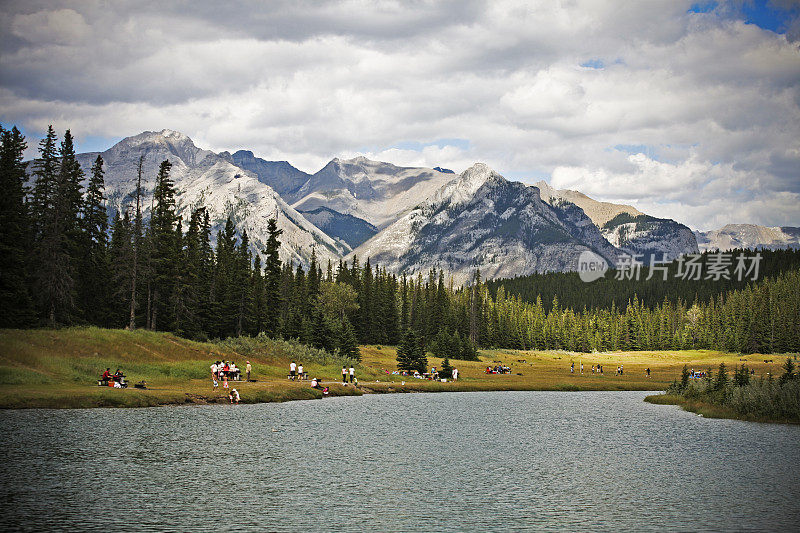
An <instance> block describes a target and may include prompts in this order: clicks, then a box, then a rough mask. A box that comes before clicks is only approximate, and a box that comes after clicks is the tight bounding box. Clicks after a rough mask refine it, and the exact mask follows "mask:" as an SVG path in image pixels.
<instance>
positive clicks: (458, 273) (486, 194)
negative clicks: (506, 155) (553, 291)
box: [353, 163, 618, 283]
mask: <svg viewBox="0 0 800 533" xmlns="http://www.w3.org/2000/svg"><path fill="white" fill-rule="evenodd" d="M586 250H593V251H595V252H596V253H598V254H599V255H601V256H602V257H604V258H605V259H606V260H607V261H608V262H609V263H610V264H613V263H614V262H615V260H616V257H617V255H618V251H617V250H616V249H615V248H614V247H613V246H611V245H610V244H609V243H608V242H607V241H606V240H605V239H603V237H602V236H601V235H600V232H599V230H598V229H597V227H595V226H594V224H592V222H591V220H590V219H589V218H588V217H587V216H586V215H585V214H584V213H583V211H581V210H580V209H579V208H577V207H575V206H574V205H571V204H570V206H568V207H565V208H564V209H560V208H556V207H553V206H551V205H549V204H547V203H545V202H543V201H542V200H541V197H540V196H539V190H538V189H537V188H536V187H529V186H526V185H523V184H521V183H516V182H509V181H507V180H506V179H505V178H503V177H502V176H501V175H499V174H498V173H496V172H494V171H493V170H492V169H490V168H489V167H488V166H486V165H484V164H482V163H478V164H475V165H473V166H472V167H470V168H469V169H467V170H465V171H464V172H463V173H462V174H461V175H459V176H458V177H456V178H455V179H453V180H451V181H450V182H448V183H447V184H445V185H444V186H443V187H442V188H441V189H439V190H438V191H436V193H435V194H434V195H433V196H431V197H430V198H429V199H428V200H427V201H425V202H423V203H422V204H420V205H419V206H417V207H416V208H414V209H412V210H411V211H410V212H409V213H408V214H406V215H405V216H403V217H401V218H400V219H398V220H397V221H396V222H395V223H393V224H391V225H390V226H388V227H387V228H385V229H384V230H382V231H381V232H380V233H378V234H377V235H376V236H375V237H373V238H372V239H370V240H369V241H367V242H366V243H364V244H363V245H361V246H359V247H358V248H357V249H356V250H355V251H354V253H353V254H354V255H357V256H358V257H360V258H367V257H369V258H371V259H372V260H373V261H374V262H375V263H379V264H381V265H385V266H386V267H387V268H388V269H389V270H391V271H394V272H405V273H409V274H413V273H415V272H424V271H427V270H428V269H430V268H431V267H438V268H443V269H445V270H446V271H448V272H449V273H451V274H452V275H453V278H454V280H455V281H456V282H457V283H461V282H465V281H467V280H469V279H470V278H471V276H472V274H473V272H474V270H475V269H480V270H481V273H482V275H483V276H484V277H486V278H493V277H513V276H516V275H525V274H530V273H532V272H545V271H563V270H574V269H575V268H576V267H577V259H578V256H579V255H580V253H581V252H583V251H586Z"/></svg>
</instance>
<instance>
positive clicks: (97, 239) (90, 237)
mask: <svg viewBox="0 0 800 533" xmlns="http://www.w3.org/2000/svg"><path fill="white" fill-rule="evenodd" d="M103 173H104V172H103V158H102V156H100V155H98V156H97V158H96V159H95V162H94V164H93V165H92V174H91V177H90V178H89V186H88V187H87V189H86V200H85V202H84V205H83V218H82V220H81V222H82V229H83V239H82V248H83V251H82V253H81V258H80V276H79V279H78V281H79V283H78V295H79V302H80V307H81V310H82V312H83V316H84V318H85V320H87V321H88V322H89V323H90V324H97V325H103V326H107V325H110V322H109V315H110V307H111V305H110V300H111V278H110V273H111V264H110V260H109V256H108V215H107V213H106V207H105V198H104V196H103V195H104V190H105V183H104V180H103Z"/></svg>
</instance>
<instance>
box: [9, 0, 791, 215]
mask: <svg viewBox="0 0 800 533" xmlns="http://www.w3.org/2000/svg"><path fill="white" fill-rule="evenodd" d="M264 4H268V5H269V7H264ZM221 5H226V7H224V8H223V7H220V6H221ZM799 45H800V4H799V3H798V2H797V1H796V0H772V1H757V2H742V1H737V2H722V1H721V2H700V3H697V2H691V1H688V2H684V1H679V0H665V1H660V2H659V1H649V2H635V1H634V2H621V1H618V2H599V1H590V0H573V1H570V0H564V1H561V2H532V1H527V2H515V1H508V2H506V1H497V0H491V1H486V2H478V1H460V2H450V1H441V2H427V1H411V2H399V1H375V2H366V1H354V0H353V1H343V2H321V1H306V0H288V1H280V0H279V1H271V2H267V3H264V2H261V1H239V2H236V1H232V2H228V3H223V4H220V3H219V2H216V1H201V0H195V1H186V2H170V1H164V0H160V1H148V0H131V1H115V2H105V1H91V0H82V1H80V2H78V1H72V2H69V1H63V2H59V1H37V0H25V1H18V2H14V1H12V2H9V1H2V10H0V122H2V124H3V125H4V126H10V125H11V124H16V125H18V126H19V127H20V128H21V129H22V130H23V132H24V133H26V135H28V138H29V144H30V145H31V146H32V147H33V146H35V144H36V142H37V141H38V138H40V137H41V135H42V132H43V131H44V129H45V128H46V127H47V125H48V124H53V125H54V126H55V127H56V128H57V130H58V131H59V134H62V133H63V130H64V129H66V128H70V129H71V130H72V132H73V133H74V134H75V135H76V136H77V138H78V140H79V148H81V149H82V150H83V151H89V150H103V149H105V148H108V147H109V146H111V145H112V144H113V143H114V142H116V141H118V140H119V139H121V138H123V137H126V136H128V135H133V134H136V133H139V132H141V131H144V130H160V129H163V128H170V129H174V130H179V131H182V132H184V133H186V134H187V135H189V136H190V137H192V138H193V139H194V141H195V143H196V144H197V145H198V146H200V147H203V148H209V149H213V150H217V151H220V150H231V151H232V150H236V149H240V148H247V149H250V150H253V151H254V152H255V153H256V155H259V156H261V157H264V158H267V159H280V160H284V159H285V160H288V161H290V162H291V163H293V164H294V165H295V166H297V167H298V168H301V169H303V170H306V171H310V172H313V171H316V170H318V169H319V168H321V167H322V166H323V165H324V164H325V162H327V161H328V160H330V159H331V158H332V157H334V156H339V157H351V156H354V155H358V154H363V155H366V156H368V157H370V158H372V159H379V160H383V161H390V162H393V163H396V164H400V165H424V166H436V165H440V166H445V167H448V168H452V169H453V170H455V171H457V172H458V171H461V170H463V169H465V168H467V167H468V166H470V165H471V164H472V163H473V162H475V161H483V162H486V163H488V164H489V165H490V166H492V167H493V168H494V169H495V170H497V171H498V172H500V173H501V174H503V175H504V176H506V177H508V178H511V179H516V180H521V181H524V182H528V183H533V182H535V181H538V180H540V179H545V180H546V181H549V182H550V183H551V184H552V185H554V186H556V187H559V188H571V189H577V190H580V191H582V192H584V193H586V194H589V195H590V196H593V197H595V198H598V199H603V200H609V201H621V202H626V203H631V204H633V205H635V206H636V207H638V208H639V209H641V210H642V211H645V212H647V213H650V214H653V215H656V216H663V217H669V218H674V219H677V220H679V221H681V222H684V223H686V224H688V225H690V226H691V227H693V228H697V229H713V228H717V227H720V226H721V225H723V224H726V223H732V222H752V223H759V224H766V225H794V226H800V46H799ZM31 153H33V152H31Z"/></svg>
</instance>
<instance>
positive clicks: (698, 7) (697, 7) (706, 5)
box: [686, 2, 719, 13]
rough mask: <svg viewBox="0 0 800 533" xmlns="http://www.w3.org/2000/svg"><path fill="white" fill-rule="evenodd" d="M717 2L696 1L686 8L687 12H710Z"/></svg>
mask: <svg viewBox="0 0 800 533" xmlns="http://www.w3.org/2000/svg"><path fill="white" fill-rule="evenodd" d="M718 5H719V2H696V3H694V4H692V5H691V7H690V8H689V9H687V10H686V12H687V13H710V12H711V11H714V10H715V9H716V8H717V6H718Z"/></svg>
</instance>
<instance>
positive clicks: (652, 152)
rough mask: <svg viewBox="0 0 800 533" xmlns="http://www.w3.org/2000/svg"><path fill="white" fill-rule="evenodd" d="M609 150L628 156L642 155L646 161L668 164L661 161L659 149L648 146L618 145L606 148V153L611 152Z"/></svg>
mask: <svg viewBox="0 0 800 533" xmlns="http://www.w3.org/2000/svg"><path fill="white" fill-rule="evenodd" d="M611 150H616V151H618V152H624V153H626V154H630V155H634V154H644V155H646V156H647V158H648V159H652V160H653V161H660V162H662V163H667V162H669V161H665V160H664V159H662V156H661V154H660V152H659V148H657V147H655V146H652V145H648V144H618V145H616V146H612V147H610V148H606V151H611Z"/></svg>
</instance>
